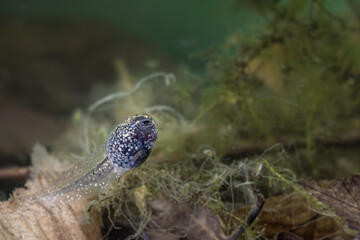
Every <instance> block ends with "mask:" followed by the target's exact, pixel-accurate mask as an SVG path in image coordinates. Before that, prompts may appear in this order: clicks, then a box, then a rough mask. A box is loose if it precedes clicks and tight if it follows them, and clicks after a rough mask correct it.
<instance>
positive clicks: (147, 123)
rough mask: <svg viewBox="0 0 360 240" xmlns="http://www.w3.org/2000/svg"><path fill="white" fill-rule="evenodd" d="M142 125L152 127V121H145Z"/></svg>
mask: <svg viewBox="0 0 360 240" xmlns="http://www.w3.org/2000/svg"><path fill="white" fill-rule="evenodd" d="M141 124H142V125H143V126H149V125H151V121H150V120H143V121H142V122H141Z"/></svg>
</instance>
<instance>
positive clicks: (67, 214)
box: [0, 145, 101, 239]
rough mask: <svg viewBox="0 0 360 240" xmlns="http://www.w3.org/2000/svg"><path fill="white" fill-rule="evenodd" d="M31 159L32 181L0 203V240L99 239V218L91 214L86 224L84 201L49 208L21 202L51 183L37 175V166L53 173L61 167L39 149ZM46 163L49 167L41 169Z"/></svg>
mask: <svg viewBox="0 0 360 240" xmlns="http://www.w3.org/2000/svg"><path fill="white" fill-rule="evenodd" d="M32 158H33V159H32V160H33V162H34V163H35V162H36V163H39V165H37V164H35V165H34V168H33V169H32V170H33V174H34V179H33V180H29V181H28V182H27V184H26V185H27V187H28V189H27V190H26V189H17V190H16V191H15V192H14V197H12V198H10V199H9V200H8V201H6V202H0V239H100V238H101V235H100V222H99V216H98V215H97V213H96V212H93V214H94V217H93V219H94V222H93V223H92V224H89V223H88V222H87V204H88V202H87V201H86V200H82V201H78V202H73V203H71V205H70V204H59V205H57V206H53V205H48V204H46V203H45V202H38V201H33V202H30V201H23V200H22V199H21V197H23V196H28V195H31V194H36V193H37V192H41V191H43V190H44V186H46V185H47V184H48V183H49V182H50V181H51V178H50V175H48V174H42V173H41V171H39V168H40V166H42V168H41V170H45V169H46V170H48V171H51V170H52V171H53V172H55V169H59V168H61V167H62V165H61V164H60V163H59V162H58V161H57V159H55V158H53V157H52V156H50V155H48V154H47V152H46V150H45V149H44V148H43V147H41V146H39V145H37V146H36V147H35V148H34V153H33V155H32ZM48 161H51V162H52V163H53V165H46V166H45V165H41V163H42V162H44V163H47V162H48ZM60 165H61V166H60ZM35 166H36V167H39V168H36V167H35ZM51 166H52V169H51Z"/></svg>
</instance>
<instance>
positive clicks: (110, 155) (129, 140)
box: [25, 114, 157, 204]
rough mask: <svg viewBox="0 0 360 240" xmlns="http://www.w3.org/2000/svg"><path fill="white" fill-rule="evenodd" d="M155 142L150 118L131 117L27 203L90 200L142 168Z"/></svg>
mask: <svg viewBox="0 0 360 240" xmlns="http://www.w3.org/2000/svg"><path fill="white" fill-rule="evenodd" d="M156 139H157V129H156V125H155V122H154V120H153V119H152V118H151V117H149V116H148V115H143V114H138V115H135V116H132V117H128V118H127V119H126V120H125V122H124V123H123V124H120V125H118V126H117V127H116V128H115V129H114V130H113V131H112V132H111V134H110V136H109V139H108V142H107V144H106V145H102V146H101V147H100V148H99V149H98V150H97V151H96V152H94V153H93V154H91V155H90V156H89V157H88V158H87V159H85V160H84V161H81V162H79V163H78V164H76V165H75V166H74V167H72V168H71V169H69V170H67V171H65V172H64V173H63V174H62V175H61V176H60V177H59V178H58V179H57V180H56V181H54V183H53V184H52V185H51V186H50V187H49V188H48V189H47V190H45V191H44V193H43V194H38V195H36V196H30V197H25V200H26V201H33V200H41V201H44V202H49V203H54V204H55V203H69V202H71V201H74V200H79V199H84V198H85V199H88V198H91V197H93V196H95V195H97V194H98V193H99V191H101V190H102V189H104V188H106V186H107V185H108V184H109V183H110V182H113V181H114V180H116V179H118V178H119V177H120V176H121V175H122V174H123V173H124V172H126V171H128V170H130V169H132V168H134V167H137V166H139V165H141V164H142V163H143V162H144V161H145V160H146V159H147V158H148V156H149V154H150V153H151V150H152V148H153V147H154V145H155V142H156Z"/></svg>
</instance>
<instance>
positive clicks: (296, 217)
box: [234, 194, 353, 240]
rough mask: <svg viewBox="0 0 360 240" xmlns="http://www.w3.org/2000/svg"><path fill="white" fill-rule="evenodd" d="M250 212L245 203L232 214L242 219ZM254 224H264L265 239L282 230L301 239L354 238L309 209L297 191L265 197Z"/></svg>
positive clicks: (336, 224)
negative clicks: (295, 192)
mask: <svg viewBox="0 0 360 240" xmlns="http://www.w3.org/2000/svg"><path fill="white" fill-rule="evenodd" d="M249 211H250V207H249V206H246V207H241V208H239V209H237V210H236V212H235V213H234V214H235V215H236V216H238V217H240V218H245V216H246V215H248V214H249ZM257 224H258V225H259V226H266V229H265V232H264V237H265V238H268V239H273V238H274V237H275V236H276V235H277V234H279V233H280V232H284V231H287V232H290V233H293V234H296V236H299V237H300V238H303V239H321V238H324V237H326V236H332V237H333V238H336V237H337V238H339V239H340V238H341V239H349V240H350V239H353V236H349V235H347V234H346V233H345V232H344V231H342V229H341V226H340V224H339V223H338V222H336V221H335V219H334V218H332V217H328V216H324V215H321V214H319V213H317V212H315V211H312V210H311V208H310V207H309V202H307V201H306V199H304V198H303V197H301V196H300V195H297V194H291V195H283V196H274V197H271V198H267V199H266V201H265V205H264V207H263V210H262V211H261V213H260V215H259V216H258V221H257ZM282 236H283V235H282ZM275 239H276V238H275Z"/></svg>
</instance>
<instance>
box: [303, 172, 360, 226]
mask: <svg viewBox="0 0 360 240" xmlns="http://www.w3.org/2000/svg"><path fill="white" fill-rule="evenodd" d="M325 183H326V182H325ZM300 185H301V186H303V187H304V188H305V189H306V190H307V191H309V192H311V193H312V195H313V196H315V197H316V198H317V199H319V200H320V201H322V202H324V203H326V204H328V205H330V206H331V207H332V208H333V209H334V211H335V213H336V214H337V215H338V216H340V217H344V218H345V223H346V224H347V225H348V226H349V227H350V228H351V229H354V230H357V231H360V175H352V176H351V177H349V178H344V179H338V180H336V181H335V182H333V183H331V184H330V185H329V184H327V185H329V186H324V182H319V183H317V182H302V183H300Z"/></svg>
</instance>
